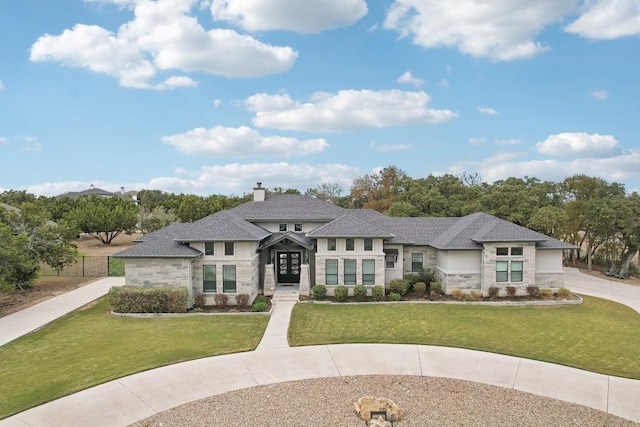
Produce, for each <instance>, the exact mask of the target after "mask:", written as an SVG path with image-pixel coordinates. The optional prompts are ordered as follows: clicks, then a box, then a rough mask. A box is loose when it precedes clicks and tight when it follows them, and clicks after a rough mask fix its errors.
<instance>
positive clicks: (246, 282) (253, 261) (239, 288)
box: [192, 254, 259, 305]
mask: <svg viewBox="0 0 640 427" xmlns="http://www.w3.org/2000/svg"><path fill="white" fill-rule="evenodd" d="M204 265H215V266H216V292H215V293H214V292H205V293H204V294H205V297H206V304H210V305H213V304H214V297H215V294H216V293H218V294H221V293H225V292H223V277H222V274H223V273H222V272H223V267H224V266H225V265H234V266H235V267H236V292H226V294H227V295H228V296H229V304H232V305H233V304H235V303H236V302H235V296H236V295H237V294H248V295H249V301H250V302H253V300H254V299H255V297H256V296H257V295H258V266H259V257H258V254H255V255H254V256H253V257H251V258H250V259H243V260H242V259H228V260H224V261H220V260H215V261H214V260H207V259H203V258H200V259H197V260H194V261H193V269H192V271H193V291H194V293H203V278H202V275H203V266H204Z"/></svg>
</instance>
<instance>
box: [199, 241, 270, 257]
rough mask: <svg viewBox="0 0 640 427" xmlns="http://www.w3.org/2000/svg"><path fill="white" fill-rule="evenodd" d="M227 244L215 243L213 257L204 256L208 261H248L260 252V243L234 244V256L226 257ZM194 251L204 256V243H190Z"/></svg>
mask: <svg viewBox="0 0 640 427" xmlns="http://www.w3.org/2000/svg"><path fill="white" fill-rule="evenodd" d="M225 243H226V242H213V255H203V258H204V259H206V260H208V261H214V260H215V261H228V260H233V259H248V258H251V257H253V256H254V255H255V254H256V252H257V250H258V242H233V255H225ZM189 246H191V247H192V248H194V249H197V250H199V251H200V252H202V253H203V254H204V253H205V250H204V246H205V245H204V242H191V243H189Z"/></svg>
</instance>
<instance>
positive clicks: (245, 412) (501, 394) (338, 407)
mask: <svg viewBox="0 0 640 427" xmlns="http://www.w3.org/2000/svg"><path fill="white" fill-rule="evenodd" d="M362 396H374V397H387V398H389V399H391V400H393V401H394V402H395V403H397V404H398V405H399V406H400V407H402V408H403V409H404V413H405V417H404V419H403V420H402V421H400V422H399V423H397V424H396V425H397V426H585V427H587V426H638V425H640V424H637V423H634V422H632V421H629V420H625V419H623V418H619V417H616V416H613V415H610V414H607V413H605V412H602V411H598V410H595V409H591V408H587V407H585V406H580V405H575V404H572V403H567V402H563V401H560V400H556V399H551V398H547V397H541V396H536V395H533V394H529V393H524V392H520V391H516V390H513V389H506V388H502V387H496V386H491V385H486V384H480V383H474V382H469V381H461V380H451V379H444V378H431V377H419V376H358V377H334V378H320V379H312V380H303V381H293V382H288V383H280V384H273V385H264V386H257V387H251V388H247V389H242V390H237V391H233V392H229V393H225V394H220V395H217V396H212V397H208V398H205V399H201V400H197V401H194V402H191V403H187V404H184V405H182V406H179V407H176V408H173V409H170V410H167V411H165V412H161V413H159V414H156V415H154V416H152V417H150V418H147V419H145V420H142V421H139V422H137V423H135V424H133V425H132V426H134V427H172V426H176V427H177V426H279V427H282V426H365V425H367V424H366V422H365V421H363V420H361V419H360V418H359V416H358V415H357V414H356V412H355V410H354V409H353V403H354V402H356V401H357V400H358V399H359V398H360V397H362Z"/></svg>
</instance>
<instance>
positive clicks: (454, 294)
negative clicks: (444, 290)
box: [451, 288, 464, 300]
mask: <svg viewBox="0 0 640 427" xmlns="http://www.w3.org/2000/svg"><path fill="white" fill-rule="evenodd" d="M451 296H452V297H453V298H454V299H458V300H461V299H462V298H464V292H462V290H461V289H458V288H456V289H454V290H452V291H451Z"/></svg>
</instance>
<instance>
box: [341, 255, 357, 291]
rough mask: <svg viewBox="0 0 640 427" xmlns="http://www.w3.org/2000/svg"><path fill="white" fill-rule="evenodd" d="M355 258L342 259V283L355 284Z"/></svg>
mask: <svg viewBox="0 0 640 427" xmlns="http://www.w3.org/2000/svg"><path fill="white" fill-rule="evenodd" d="M356 264H357V263H356V260H355V259H345V260H344V284H345V285H355V284H356V273H357V271H356V268H357V267H356Z"/></svg>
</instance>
